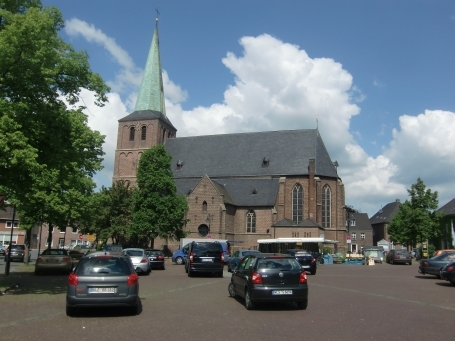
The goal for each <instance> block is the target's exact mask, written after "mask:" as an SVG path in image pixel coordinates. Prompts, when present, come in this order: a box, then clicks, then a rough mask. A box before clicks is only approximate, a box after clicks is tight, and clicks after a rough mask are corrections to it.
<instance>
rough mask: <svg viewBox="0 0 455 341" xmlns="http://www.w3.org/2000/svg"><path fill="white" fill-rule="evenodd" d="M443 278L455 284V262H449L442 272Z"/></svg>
mask: <svg viewBox="0 0 455 341" xmlns="http://www.w3.org/2000/svg"><path fill="white" fill-rule="evenodd" d="M440 277H441V279H444V280H446V281H449V282H450V283H451V284H452V285H455V262H452V263H449V264H447V265H446V266H445V267H444V268H443V269H442V270H441V273H440Z"/></svg>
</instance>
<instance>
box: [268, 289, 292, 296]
mask: <svg viewBox="0 0 455 341" xmlns="http://www.w3.org/2000/svg"><path fill="white" fill-rule="evenodd" d="M272 295H292V290H272Z"/></svg>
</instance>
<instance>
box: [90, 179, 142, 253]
mask: <svg viewBox="0 0 455 341" xmlns="http://www.w3.org/2000/svg"><path fill="white" fill-rule="evenodd" d="M132 193H133V190H132V189H131V188H130V183H129V182H128V181H125V180H119V181H116V182H115V183H114V184H113V185H112V187H110V188H106V187H104V186H103V187H102V188H101V191H100V192H98V193H95V194H94V195H93V200H92V205H91V206H92V212H93V217H94V219H93V228H91V229H90V231H87V232H90V233H95V234H96V237H97V239H98V240H100V241H102V242H104V243H106V241H107V240H108V239H109V238H110V239H112V241H113V242H114V244H118V243H121V244H128V240H127V239H128V236H129V235H130V229H131V207H132Z"/></svg>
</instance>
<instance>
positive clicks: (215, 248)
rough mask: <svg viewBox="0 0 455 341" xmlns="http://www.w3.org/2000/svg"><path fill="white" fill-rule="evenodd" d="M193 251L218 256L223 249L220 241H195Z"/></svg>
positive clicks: (197, 253) (207, 255) (202, 254)
mask: <svg viewBox="0 0 455 341" xmlns="http://www.w3.org/2000/svg"><path fill="white" fill-rule="evenodd" d="M192 251H193V252H194V253H195V254H196V255H198V256H206V257H216V256H219V255H220V254H221V252H223V249H222V248H221V244H218V243H194V245H193V249H192Z"/></svg>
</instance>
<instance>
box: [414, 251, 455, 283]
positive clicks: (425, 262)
mask: <svg viewBox="0 0 455 341" xmlns="http://www.w3.org/2000/svg"><path fill="white" fill-rule="evenodd" d="M454 261H455V252H450V253H441V254H440V255H438V256H436V257H432V258H429V259H421V260H420V261H419V273H421V274H422V275H434V276H436V277H438V278H440V276H441V270H442V269H443V268H444V267H445V266H446V265H447V264H449V263H452V262H454Z"/></svg>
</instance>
